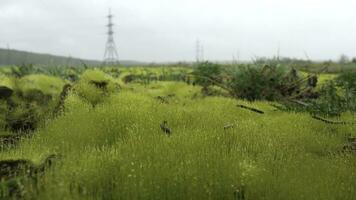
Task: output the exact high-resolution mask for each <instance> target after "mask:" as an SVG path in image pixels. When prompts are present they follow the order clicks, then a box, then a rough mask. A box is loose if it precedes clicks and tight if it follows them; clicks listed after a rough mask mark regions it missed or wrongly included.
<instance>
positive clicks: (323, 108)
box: [310, 81, 347, 116]
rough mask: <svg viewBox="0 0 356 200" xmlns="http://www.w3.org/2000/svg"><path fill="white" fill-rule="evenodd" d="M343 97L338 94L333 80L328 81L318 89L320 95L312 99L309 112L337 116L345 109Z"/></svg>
mask: <svg viewBox="0 0 356 200" xmlns="http://www.w3.org/2000/svg"><path fill="white" fill-rule="evenodd" d="M346 110H347V107H346V106H345V98H343V97H342V96H340V95H339V94H338V91H337V88H336V84H335V82H334V81H328V82H327V83H326V84H325V85H323V87H322V88H321V90H320V97H319V98H318V99H316V100H314V101H312V105H311V108H310V112H311V113H312V114H320V115H324V116H339V115H340V114H341V113H342V112H344V111H346Z"/></svg>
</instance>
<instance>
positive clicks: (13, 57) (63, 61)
mask: <svg viewBox="0 0 356 200" xmlns="http://www.w3.org/2000/svg"><path fill="white" fill-rule="evenodd" d="M83 63H85V64H86V65H91V66H93V65H100V64H101V62H100V61H97V60H86V59H79V58H72V57H64V56H56V55H50V54H41V53H33V52H27V51H20V50H13V49H1V48H0V66H1V65H22V64H34V65H81V64H83ZM121 64H122V65H126V66H132V65H143V64H145V63H142V62H136V61H121Z"/></svg>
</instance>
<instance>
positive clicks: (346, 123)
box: [312, 115, 356, 125]
mask: <svg viewBox="0 0 356 200" xmlns="http://www.w3.org/2000/svg"><path fill="white" fill-rule="evenodd" d="M312 118H313V119H316V120H319V121H322V122H324V123H327V124H335V125H337V124H339V125H348V124H356V122H345V121H332V120H329V119H325V118H322V117H319V116H316V115H312Z"/></svg>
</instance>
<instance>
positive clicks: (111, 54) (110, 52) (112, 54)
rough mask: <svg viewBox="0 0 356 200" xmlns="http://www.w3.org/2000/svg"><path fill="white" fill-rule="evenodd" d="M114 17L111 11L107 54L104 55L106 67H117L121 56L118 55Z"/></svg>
mask: <svg viewBox="0 0 356 200" xmlns="http://www.w3.org/2000/svg"><path fill="white" fill-rule="evenodd" d="M113 17H114V16H113V15H112V14H111V9H110V10H109V15H108V16H107V18H108V20H109V23H108V25H107V27H108V32H107V34H108V40H107V42H106V45H105V54H104V64H105V65H117V64H120V62H119V54H118V53H117V49H116V44H115V41H114V29H113V27H114V23H113V20H112V19H113Z"/></svg>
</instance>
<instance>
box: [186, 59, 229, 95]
mask: <svg viewBox="0 0 356 200" xmlns="http://www.w3.org/2000/svg"><path fill="white" fill-rule="evenodd" d="M221 74H222V69H221V67H220V65H218V64H214V63H210V62H203V63H199V65H198V66H197V68H196V69H195V70H194V72H193V75H194V76H195V83H196V84H198V85H201V86H202V87H203V89H202V91H203V93H205V94H206V93H208V87H209V86H212V85H215V84H216V83H221V81H222V77H221Z"/></svg>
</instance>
